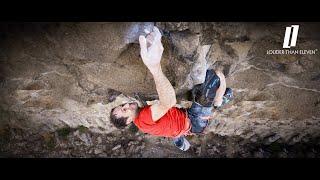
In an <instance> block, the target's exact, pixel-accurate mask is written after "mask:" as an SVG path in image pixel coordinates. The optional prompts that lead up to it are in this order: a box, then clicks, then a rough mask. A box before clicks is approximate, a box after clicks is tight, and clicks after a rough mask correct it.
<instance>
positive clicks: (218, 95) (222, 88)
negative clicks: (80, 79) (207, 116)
mask: <svg viewBox="0 0 320 180" xmlns="http://www.w3.org/2000/svg"><path fill="white" fill-rule="evenodd" d="M217 76H218V77H219V78H220V86H219V88H218V89H217V91H216V96H215V99H214V102H215V104H214V105H216V106H220V105H221V103H222V98H223V95H224V93H225V91H226V88H227V85H226V79H225V76H224V75H223V73H217Z"/></svg>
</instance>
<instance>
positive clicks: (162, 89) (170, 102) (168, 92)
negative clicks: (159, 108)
mask: <svg viewBox="0 0 320 180" xmlns="http://www.w3.org/2000/svg"><path fill="white" fill-rule="evenodd" d="M150 72H151V74H152V75H153V79H154V82H155V84H156V89H157V92H158V95H159V101H160V104H161V105H163V106H165V107H168V108H170V107H172V106H174V105H175V104H176V102H177V100H176V93H175V91H174V88H173V87H172V85H171V83H170V81H169V80H168V78H167V77H166V76H165V75H164V73H163V72H162V69H161V65H160V64H159V65H158V66H157V67H155V68H153V69H152V70H151V69H150Z"/></svg>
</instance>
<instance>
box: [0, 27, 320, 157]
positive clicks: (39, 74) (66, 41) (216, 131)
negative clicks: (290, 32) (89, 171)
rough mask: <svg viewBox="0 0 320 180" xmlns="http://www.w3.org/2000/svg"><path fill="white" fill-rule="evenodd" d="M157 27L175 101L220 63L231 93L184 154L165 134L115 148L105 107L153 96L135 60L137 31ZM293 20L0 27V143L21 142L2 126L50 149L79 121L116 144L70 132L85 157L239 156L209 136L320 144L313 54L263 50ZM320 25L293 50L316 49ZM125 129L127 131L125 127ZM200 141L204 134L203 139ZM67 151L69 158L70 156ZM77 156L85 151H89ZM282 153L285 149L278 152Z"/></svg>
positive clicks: (278, 44) (275, 43) (319, 63)
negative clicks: (38, 138)
mask: <svg viewBox="0 0 320 180" xmlns="http://www.w3.org/2000/svg"><path fill="white" fill-rule="evenodd" d="M154 25H156V26H158V27H159V28H160V30H161V31H162V32H163V34H164V36H163V39H162V42H163V44H164V49H165V50H164V55H163V60H162V67H163V70H164V73H165V74H166V75H167V77H168V79H169V81H170V82H171V83H172V85H173V86H174V88H175V90H176V93H177V95H178V101H179V103H180V104H182V105H183V103H184V102H188V101H189V100H190V99H188V93H189V91H190V90H191V89H192V88H193V86H194V85H196V84H200V83H202V82H203V80H204V77H205V72H206V70H207V69H208V68H214V67H215V65H216V64H218V63H220V64H222V65H223V66H224V67H225V74H226V77H227V86H228V87H231V88H232V89H233V90H234V94H235V99H234V101H232V102H231V103H230V104H228V105H226V106H225V107H224V108H223V109H222V110H221V111H220V112H219V113H218V117H217V118H216V119H215V120H213V121H212V122H211V124H210V126H209V128H208V129H207V134H208V135H205V136H199V137H195V138H192V139H191V142H192V143H193V144H196V145H199V147H197V148H196V149H195V150H194V154H187V155H182V154H183V153H181V152H175V150H171V149H170V148H171V147H170V148H169V149H168V148H167V147H166V145H167V146H171V144H170V142H169V140H168V141H167V140H166V141H164V142H162V143H158V142H157V140H158V139H159V138H156V139H153V137H150V136H146V137H144V141H146V143H147V144H145V145H143V146H142V145H141V142H140V141H139V140H137V141H138V142H139V143H140V145H139V147H138V150H137V147H133V146H132V147H131V148H130V146H131V145H130V146H129V145H126V143H123V142H122V145H121V144H116V142H117V140H120V138H121V137H124V136H125V135H124V136H115V135H114V134H116V133H119V130H117V129H115V128H114V127H113V126H112V125H111V124H110V122H109V112H110V110H111V109H112V108H113V107H115V106H116V105H118V104H121V103H123V102H126V101H127V100H128V97H133V95H134V94H136V93H139V94H140V95H142V96H144V97H147V98H149V99H152V98H156V89H155V85H154V82H153V79H152V76H151V74H150V73H149V72H148V70H147V68H146V67H145V66H144V65H143V63H142V61H141V59H140V57H139V44H138V43H137V38H138V36H139V34H141V33H144V32H143V30H144V29H145V28H147V29H151V28H152V27H153V26H154ZM289 25H291V24H290V23H270V24H260V23H205V22H203V23H193V22H180V23H178V22H177V23H168V22H160V23H158V22H157V23H6V24H1V25H0V38H1V41H0V60H1V61H0V83H1V84H0V92H1V96H0V102H1V103H0V111H1V118H0V129H1V131H0V135H1V136H3V137H5V136H6V135H8V134H9V135H10V137H8V138H9V139H8V141H2V142H1V143H3V144H6V145H8V146H6V147H9V144H10V142H14V140H16V139H17V138H16V136H17V135H16V133H14V132H10V133H8V131H7V129H10V131H11V130H12V129H19V130H21V131H22V132H28V133H33V134H38V135H39V136H41V137H44V138H42V139H44V140H45V142H47V143H49V145H50V143H51V140H50V139H51V137H54V136H55V135H54V132H56V131H58V130H59V129H61V128H71V129H72V130H74V131H75V132H76V129H77V128H79V127H84V128H87V129H88V130H89V131H90V133H94V136H101V137H102V136H103V137H105V138H107V137H109V135H112V134H113V135H114V137H115V139H114V140H110V141H109V140H108V142H114V143H115V144H114V146H111V145H110V147H109V146H108V147H103V148H102V147H100V146H99V144H104V143H106V141H105V139H101V137H100V139H99V140H96V141H97V142H99V143H95V141H94V140H92V138H91V139H90V137H89V136H88V135H81V133H80V134H77V133H76V134H72V135H70V136H68V138H67V139H68V141H75V139H78V140H79V143H80V142H82V143H84V144H85V146H88V150H87V151H88V153H87V154H93V155H92V156H99V155H101V154H103V153H105V154H104V155H101V156H102V157H109V156H110V157H121V156H129V155H128V151H130V152H131V154H135V151H136V152H137V153H138V152H139V153H141V154H140V155H141V156H142V157H153V156H159V155H160V156H161V157H168V154H170V153H171V154H174V155H173V156H174V157H186V156H187V157H190V156H191V157H192V156H213V155H217V156H218V155H219V157H220V156H228V157H237V156H240V155H239V154H237V153H232V152H233V151H232V150H230V147H234V149H236V147H235V145H232V143H231V144H227V145H226V146H229V149H228V148H227V149H225V147H224V146H221V147H220V146H218V145H212V146H210V147H207V146H205V145H203V144H213V143H214V142H215V139H214V138H216V139H219V141H220V142H224V141H226V140H225V139H224V138H241V139H242V140H243V142H246V143H258V144H263V145H266V146H272V145H274V144H275V143H285V144H291V145H292V144H296V143H301V142H304V143H307V144H308V142H309V141H310V142H311V141H312V143H313V144H317V143H318V145H319V142H318V141H317V142H314V141H313V140H312V139H315V138H317V137H318V136H319V132H320V96H319V95H320V83H319V81H320V78H319V76H320V74H319V72H320V59H319V53H318V52H317V53H316V54H305V55H294V54H292V55H274V54H273V55H272V54H271V55H270V54H267V53H266V52H267V50H270V49H282V42H283V36H284V30H285V27H286V26H289ZM319 29H320V24H317V23H313V24H311V23H309V24H308V23H305V24H300V30H299V36H298V42H297V47H296V48H293V49H312V50H314V49H318V48H319V42H320V38H319V35H318V32H319ZM186 104H190V102H189V103H186ZM80 129H81V128H80ZM125 132H127V130H125V131H123V132H122V133H124V134H126V133H125ZM48 133H49V135H48ZM50 133H51V134H50ZM52 133H53V134H52ZM12 134H15V135H14V137H12V136H11V135H12ZM6 137H7V136H6ZM130 137H131V135H130ZM10 138H11V140H10ZM117 138H119V139H117ZM18 139H19V138H18ZM199 139H203V140H201V142H199V141H200V140H199ZM78 140H77V141H78ZM140 140H141V138H140ZM56 141H58V140H55V142H56ZM216 141H218V140H216ZM59 142H60V141H59ZM230 142H231V140H230ZM18 144H19V143H18ZM62 144H63V143H62ZM111 144H113V143H111ZM131 144H132V143H131ZM133 144H134V143H133ZM156 144H160V145H159V146H157V145H156ZM161 144H162V146H163V147H161ZM200 144H202V145H201V146H200ZM71 145H72V143H71ZM71 145H70V144H68V145H65V146H66V147H67V146H71ZM96 145H97V146H96ZM21 146H23V145H21ZM90 146H95V149H90V148H89V147H90ZM141 146H142V147H143V148H141ZM144 146H148V147H154V146H156V147H158V148H163V149H165V150H163V151H161V152H160V153H159V150H154V149H152V148H144ZM204 146H205V147H204ZM244 146H245V144H244ZM3 147H5V146H3ZM272 147H273V146H272ZM277 147H278V146H277ZM281 147H282V146H281ZM39 148H40V149H41V147H39ZM219 148H220V149H219ZM261 148H262V147H261ZM9 149H10V148H9ZM18 149H19V148H18V147H16V150H17V151H18ZM58 149H59V148H57V147H56V148H55V149H54V150H55V151H59V150H58ZM112 149H114V150H113V151H112ZM144 149H145V150H144ZM109 151H110V153H109V154H108V153H107V154H106V152H109ZM122 151H125V152H122ZM46 152H47V153H49V151H46ZM89 152H90V153H89ZM172 152H175V153H172ZM10 153H13V154H19V153H18V152H13V151H12V152H10ZM61 153H62V150H61V151H60V154H59V153H57V154H51V155H48V156H55V155H56V156H62V154H63V153H62V154H61ZM64 153H65V154H67V155H68V154H69V155H70V152H66V151H65V152H64ZM223 153H224V155H222V154H223ZM29 154H32V153H31V152H30V153H29ZM129 154H130V153H129ZM261 154H265V152H264V150H263V148H262V149H259V148H258V149H257V150H256V151H255V152H254V153H251V154H244V155H243V156H245V157H247V156H249V157H251V156H256V157H260V156H263V155H261ZM82 155H83V156H86V153H84V154H82ZM44 156H45V155H44ZM88 156H89V155H88ZM241 156H242V155H241ZM281 156H285V155H283V153H282V155H281ZM90 157H91V155H90ZM136 157H138V156H136ZM264 157H265V156H264Z"/></svg>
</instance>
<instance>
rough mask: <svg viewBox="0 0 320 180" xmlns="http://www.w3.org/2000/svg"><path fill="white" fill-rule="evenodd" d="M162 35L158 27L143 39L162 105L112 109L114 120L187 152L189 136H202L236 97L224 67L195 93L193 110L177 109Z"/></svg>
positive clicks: (130, 104) (209, 72) (144, 54)
mask: <svg viewBox="0 0 320 180" xmlns="http://www.w3.org/2000/svg"><path fill="white" fill-rule="evenodd" d="M161 36H162V35H161V33H160V31H159V29H158V28H157V27H154V29H153V31H152V32H151V33H149V34H147V35H146V36H143V35H140V36H139V43H140V48H141V50H140V55H141V58H142V61H143V63H144V64H145V65H146V67H147V68H148V69H149V71H150V72H151V74H152V76H153V79H154V82H155V85H156V90H157V93H158V96H159V101H158V103H155V104H153V105H147V106H144V107H139V106H138V103H136V102H128V103H125V104H122V105H120V106H117V107H115V108H113V109H112V110H111V113H110V120H111V122H112V123H113V124H114V125H115V126H116V127H117V128H124V127H126V126H127V125H129V124H130V123H132V122H133V123H134V124H135V125H136V126H137V127H138V128H139V130H141V131H142V132H144V133H148V134H151V135H155V136H162V137H170V138H173V143H174V145H175V146H177V147H178V148H179V149H180V150H183V151H186V150H188V149H189V147H190V143H189V142H188V140H187V139H186V138H185V136H187V135H192V134H201V133H202V132H203V131H204V129H205V128H206V127H207V126H208V124H209V121H210V120H211V119H212V118H214V114H215V113H213V112H214V111H215V109H217V108H220V107H221V106H223V105H224V104H226V103H227V102H229V101H230V100H231V99H232V98H233V95H232V90H231V89H230V88H226V81H225V76H224V75H223V73H222V68H217V69H216V70H215V71H214V70H213V69H209V70H207V72H206V77H205V81H204V83H202V84H199V85H196V86H195V88H193V90H192V98H193V103H192V105H191V107H190V108H189V109H186V110H185V109H182V108H177V107H174V106H175V105H176V103H177V100H176V94H175V91H174V88H173V87H172V85H171V84H170V82H169V80H168V79H167V77H166V76H165V75H164V73H163V72H162V69H161V65H160V61H161V57H162V53H163V46H162V43H161ZM220 67H221V66H220Z"/></svg>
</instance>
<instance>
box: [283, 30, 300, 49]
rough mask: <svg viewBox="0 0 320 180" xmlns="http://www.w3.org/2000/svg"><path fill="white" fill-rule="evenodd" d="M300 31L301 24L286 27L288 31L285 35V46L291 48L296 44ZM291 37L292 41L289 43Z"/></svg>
mask: <svg viewBox="0 0 320 180" xmlns="http://www.w3.org/2000/svg"><path fill="white" fill-rule="evenodd" d="M291 31H292V33H291ZM298 31H299V25H291V26H289V27H286V33H285V35H284V40H283V48H290V47H294V46H296V43H297V37H298ZM290 37H291V43H290V45H289V42H290Z"/></svg>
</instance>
